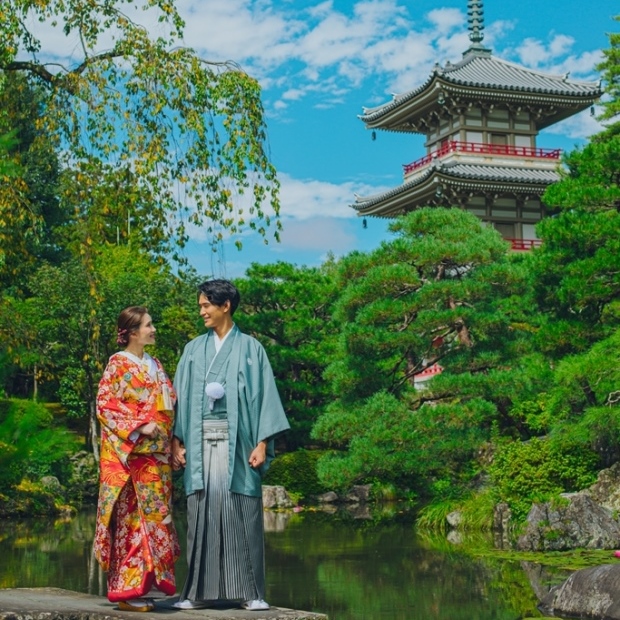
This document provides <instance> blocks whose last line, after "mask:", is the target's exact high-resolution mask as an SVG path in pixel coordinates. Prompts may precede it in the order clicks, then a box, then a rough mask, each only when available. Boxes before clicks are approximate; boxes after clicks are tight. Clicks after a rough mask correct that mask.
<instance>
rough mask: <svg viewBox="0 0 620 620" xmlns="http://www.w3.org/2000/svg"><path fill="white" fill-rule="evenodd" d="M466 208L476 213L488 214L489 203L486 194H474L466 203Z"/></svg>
mask: <svg viewBox="0 0 620 620" xmlns="http://www.w3.org/2000/svg"><path fill="white" fill-rule="evenodd" d="M465 209H466V210H467V211H469V212H470V213H473V214H474V215H478V216H481V217H484V216H486V215H487V204H486V199H485V197H484V196H472V197H471V198H470V199H469V200H468V201H467V204H466V205H465Z"/></svg>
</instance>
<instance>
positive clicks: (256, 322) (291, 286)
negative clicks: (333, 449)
mask: <svg viewBox="0 0 620 620" xmlns="http://www.w3.org/2000/svg"><path fill="white" fill-rule="evenodd" d="M332 271H333V267H332V265H331V264H330V263H329V262H328V263H326V264H325V265H324V266H323V267H322V268H320V269H315V268H307V267H296V266H294V265H291V264H288V263H284V262H279V263H276V264H273V265H257V264H253V265H252V266H251V267H250V268H249V269H248V270H247V272H246V275H245V277H244V278H240V279H238V280H236V282H235V283H236V285H237V286H238V288H239V291H240V293H241V305H240V307H239V310H238V311H237V312H236V313H235V321H236V322H237V323H238V325H239V327H240V328H241V329H242V330H243V331H245V332H247V333H249V334H251V335H253V336H254V337H255V338H257V339H258V340H259V341H260V342H261V343H262V344H263V346H264V347H265V350H266V351H267V355H268V357H269V361H270V363H271V366H272V368H273V372H274V375H275V377H276V382H277V385H278V390H279V392H280V396H281V397H282V400H283V403H284V407H285V409H286V412H287V415H288V417H289V421H290V423H291V430H290V431H289V432H288V433H286V435H285V437H284V439H283V441H284V442H285V444H286V446H287V449H289V450H294V449H295V448H297V447H299V446H302V445H306V444H307V443H308V441H309V435H310V429H311V427H312V425H313V424H314V422H315V420H316V418H317V416H318V414H319V412H320V411H322V410H323V408H324V407H325V405H326V403H328V402H329V400H330V394H329V386H328V385H327V384H326V382H325V381H324V380H323V373H324V371H325V368H326V367H327V365H328V363H329V362H330V360H331V358H332V355H333V353H332V352H333V349H334V343H335V339H336V335H335V328H334V326H333V324H332V322H331V310H332V306H333V303H334V301H335V299H336V297H337V289H336V285H335V281H334V278H333V276H332V273H331V272H332Z"/></svg>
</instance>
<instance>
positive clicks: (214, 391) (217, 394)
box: [205, 381, 226, 411]
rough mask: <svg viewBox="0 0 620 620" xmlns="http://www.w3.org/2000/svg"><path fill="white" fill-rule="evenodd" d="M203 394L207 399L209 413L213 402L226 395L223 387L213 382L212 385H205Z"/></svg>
mask: <svg viewBox="0 0 620 620" xmlns="http://www.w3.org/2000/svg"><path fill="white" fill-rule="evenodd" d="M205 392H206V393H207V396H208V397H209V411H213V405H215V401H216V400H219V399H220V398H222V396H224V394H225V393H226V391H225V390H224V386H223V385H222V384H221V383H218V382H217V381H214V382H213V383H207V387H206V388H205Z"/></svg>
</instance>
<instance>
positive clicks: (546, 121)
mask: <svg viewBox="0 0 620 620" xmlns="http://www.w3.org/2000/svg"><path fill="white" fill-rule="evenodd" d="M599 98H600V93H596V94H588V95H583V96H575V95H571V96H565V95H557V94H553V93H544V92H530V91H526V90H525V89H524V90H514V89H511V90H500V89H496V90H491V91H490V90H488V88H485V87H483V86H481V87H471V86H467V87H464V86H462V85H458V84H452V83H450V82H447V81H445V80H442V79H441V78H438V77H436V78H435V79H434V80H433V81H432V82H431V83H430V84H429V85H428V87H427V88H425V89H424V90H423V91H422V92H419V93H418V94H417V95H416V96H415V97H413V98H406V97H403V100H402V102H401V103H396V101H395V102H393V103H392V104H386V105H385V106H384V107H385V110H380V109H377V110H374V111H373V112H372V113H367V114H362V115H359V117H358V118H360V120H361V121H362V122H363V123H364V124H365V126H366V128H367V129H383V130H386V131H394V132H401V133H417V134H425V133H426V131H427V128H428V124H427V122H426V119H428V118H429V117H431V116H433V115H434V116H436V117H440V116H443V115H444V113H445V112H444V110H445V109H446V108H447V107H449V108H453V107H466V106H467V105H468V104H470V103H477V102H480V101H484V102H485V103H487V104H489V103H490V104H493V103H502V104H509V105H512V106H514V107H519V106H521V107H529V108H533V109H536V110H537V111H538V115H539V116H538V120H537V122H536V126H537V128H538V129H544V128H545V127H548V126H550V125H553V124H554V123H557V122H559V121H561V120H564V119H565V118H568V117H570V116H573V115H574V114H577V113H578V112H582V111H583V110H586V109H588V108H589V107H590V106H592V105H593V104H595V103H596V102H597V101H598V100H599ZM439 101H442V103H439Z"/></svg>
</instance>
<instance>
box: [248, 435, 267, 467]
mask: <svg viewBox="0 0 620 620" xmlns="http://www.w3.org/2000/svg"><path fill="white" fill-rule="evenodd" d="M266 460H267V442H266V441H259V442H258V445H257V446H256V448H254V450H252V454H250V458H249V459H248V463H249V464H250V467H252V468H254V469H256V468H257V467H260V466H261V465H262V464H263V463H264V462H265V461H266Z"/></svg>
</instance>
